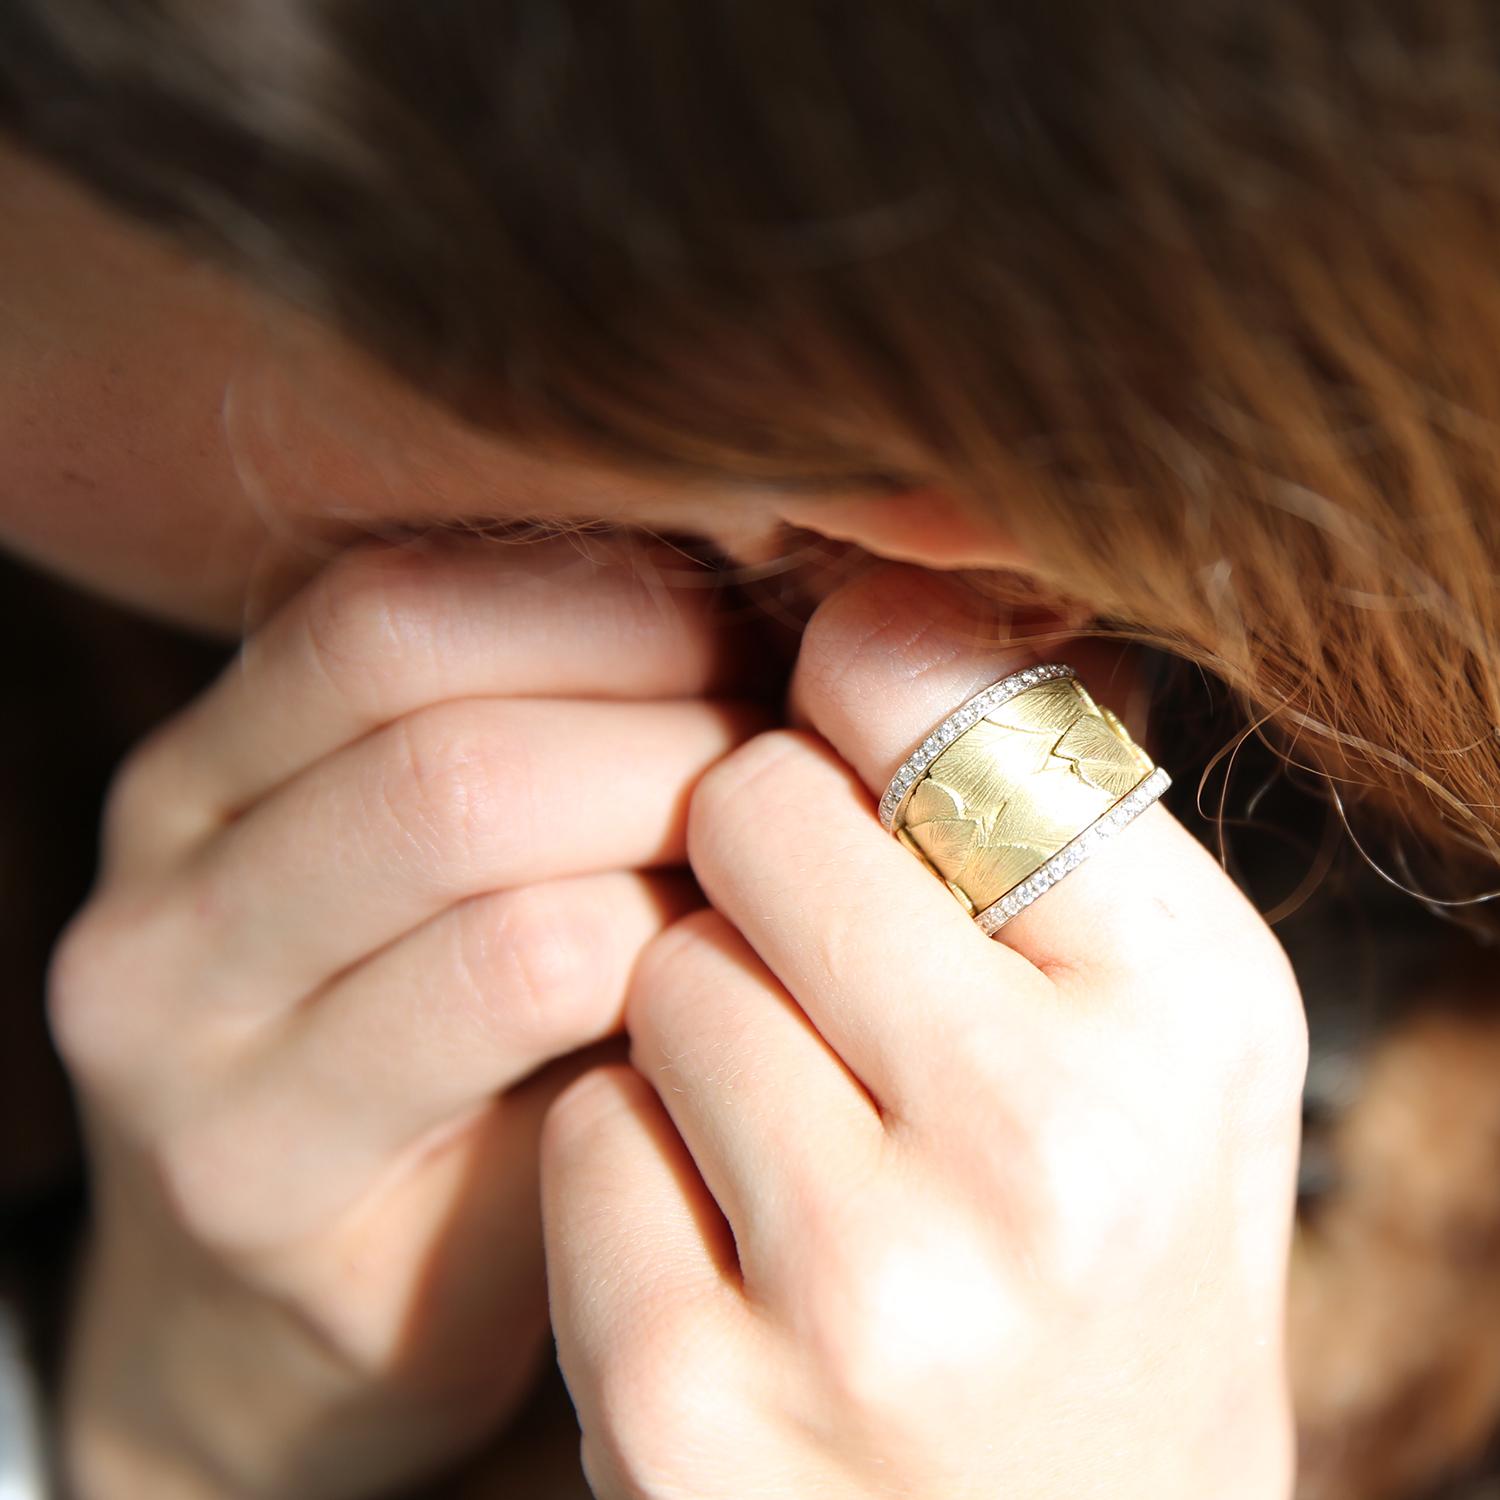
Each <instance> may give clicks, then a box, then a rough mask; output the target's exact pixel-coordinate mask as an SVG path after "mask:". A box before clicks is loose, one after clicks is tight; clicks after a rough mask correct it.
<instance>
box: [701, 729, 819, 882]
mask: <svg viewBox="0 0 1500 1500" xmlns="http://www.w3.org/2000/svg"><path fill="white" fill-rule="evenodd" d="M810 743H811V737H810V736H809V735H807V734H806V733H804V732H803V731H801V730H796V729H768V730H764V731H762V732H761V733H760V734H755V735H752V736H751V737H750V738H749V739H747V740H744V741H742V742H741V743H740V744H738V745H736V746H735V747H734V749H732V750H730V751H728V752H727V753H726V754H724V755H722V756H720V757H719V759H718V760H716V761H715V762H714V763H713V764H712V765H711V766H709V767H708V769H707V770H706V771H704V772H703V774H702V775H701V776H699V778H698V780H697V782H696V783H695V784H694V786H693V790H692V793H691V795H690V796H689V798H688V809H687V850H688V860H689V862H691V861H692V860H693V858H694V851H695V850H699V851H702V852H704V853H708V852H709V851H710V849H711V846H712V841H713V840H715V839H716V838H717V837H719V836H720V834H721V832H722V830H724V829H725V828H732V827H733V826H734V825H735V823H736V822H737V820H739V819H741V818H745V817H753V816H755V813H756V804H757V802H758V801H759V794H760V793H761V792H762V790H763V788H762V783H763V782H764V781H765V780H766V779H767V778H775V777H776V776H777V775H778V773H779V772H780V771H782V770H783V769H784V768H785V767H786V765H787V764H788V762H789V761H790V760H791V759H792V758H793V757H796V756H798V755H801V754H804V753H806V751H807V749H808V746H809V745H810Z"/></svg>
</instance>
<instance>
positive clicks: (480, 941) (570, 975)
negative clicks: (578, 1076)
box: [456, 885, 609, 1047]
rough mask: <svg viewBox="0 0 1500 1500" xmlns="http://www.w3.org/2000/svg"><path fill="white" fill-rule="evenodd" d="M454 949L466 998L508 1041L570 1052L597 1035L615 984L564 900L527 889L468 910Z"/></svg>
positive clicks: (587, 930) (590, 933) (593, 940)
mask: <svg viewBox="0 0 1500 1500" xmlns="http://www.w3.org/2000/svg"><path fill="white" fill-rule="evenodd" d="M456 947H457V954H456V958H457V967H458V971H459V984H460V988H461V992H462V993H463V994H464V995H466V996H468V997H470V999H471V1001H472V1003H473V1004H474V1006H475V1007H476V1009H477V1010H478V1012H479V1014H480V1015H481V1016H483V1017H485V1018H487V1019H488V1021H489V1023H490V1024H491V1025H498V1026H500V1028H501V1029H502V1030H503V1031H504V1032H505V1033H506V1036H507V1037H508V1038H519V1039H522V1040H526V1041H533V1042H551V1043H554V1044H555V1045H557V1046H569V1047H571V1046H572V1045H576V1044H577V1043H578V1042H580V1041H581V1040H591V1039H592V1038H593V1035H594V1033H595V1031H596V1030H598V1023H599V1021H600V1017H598V1016H597V1015H596V1012H597V1010H598V1007H599V1001H598V997H599V996H600V995H601V994H602V993H603V992H604V991H605V990H606V988H607V985H608V979H609V976H608V974H607V973H605V972H604V971H603V969H602V968H601V955H600V952H599V945H598V939H597V936H596V934H595V931H594V929H592V928H591V927H590V926H589V925H588V924H587V922H586V921H585V918H584V915H583V914H582V913H580V912H579V911H577V910H576V908H575V907H574V905H573V904H572V901H571V900H570V898H569V897H568V895H566V894H565V893H564V892H562V891H559V890H556V889H553V888H552V887H550V886H547V885H537V886H521V887H518V888H517V889H516V890H513V891H502V892H500V893H499V894H497V895H493V896H483V897H479V898H476V899H475V900H473V901H470V902H468V903H466V904H465V905H464V906H463V907H462V908H460V911H459V917H458V930H457V936H456Z"/></svg>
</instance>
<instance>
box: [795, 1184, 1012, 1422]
mask: <svg viewBox="0 0 1500 1500" xmlns="http://www.w3.org/2000/svg"><path fill="white" fill-rule="evenodd" d="M924 1209H925V1211H924V1212H921V1213H913V1212H912V1211H911V1205H910V1203H909V1202H908V1203H906V1204H904V1205H902V1204H896V1205H887V1206H886V1208H885V1210H884V1212H880V1213H877V1214H876V1215H875V1216H874V1217H873V1218H871V1217H869V1216H868V1215H867V1212H865V1211H860V1210H850V1211H848V1212H846V1213H844V1214H843V1215H841V1216H840V1218H839V1221H836V1222H832V1223H828V1222H824V1221H822V1220H819V1219H816V1218H815V1219H814V1221H813V1223H812V1224H811V1226H810V1228H809V1231H808V1253H807V1255H806V1264H807V1265H808V1266H809V1267H811V1268H813V1270H812V1272H811V1274H809V1275H808V1277H807V1278H806V1285H805V1287H804V1289H803V1291H802V1292H801V1294H800V1296H801V1300H800V1301H799V1306H798V1309H797V1314H796V1317H797V1322H798V1325H799V1327H800V1328H801V1329H802V1330H803V1332H804V1337H805V1341H806V1347H807V1348H808V1350H809V1353H810V1356H811V1359H812V1361H813V1363H814V1365H815V1367H816V1368H817V1370H818V1371H819V1375H820V1383H821V1384H822V1386H823V1388H824V1389H825V1390H826V1391H828V1392H829V1393H830V1394H831V1395H832V1396H833V1399H834V1402H835V1404H836V1406H837V1409H838V1410H840V1411H841V1412H844V1413H847V1414H848V1415H849V1416H851V1417H853V1418H854V1419H855V1420H856V1421H859V1422H861V1423H862V1424H863V1425H864V1427H865V1428H866V1430H868V1431H869V1432H870V1433H872V1434H878V1435H880V1436H881V1437H882V1438H883V1439H889V1438H891V1437H894V1436H897V1435H899V1434H901V1433H902V1432H904V1431H905V1430H906V1429H907V1428H908V1426H909V1424H910V1423H911V1422H912V1421H913V1420H914V1418H916V1417H917V1416H918V1414H920V1413H921V1412H922V1411H924V1410H926V1409H927V1405H928V1403H927V1402H926V1401H925V1400H924V1399H923V1396H922V1393H923V1392H924V1390H930V1388H931V1382H932V1380H933V1378H934V1376H935V1375H938V1374H939V1373H941V1375H942V1378H944V1379H951V1378H952V1377H953V1375H954V1373H955V1369H956V1368H958V1369H961V1368H962V1367H963V1365H964V1364H965V1363H967V1362H969V1361H972V1363H973V1365H974V1367H975V1368H976V1370H977V1369H979V1368H981V1367H984V1366H986V1365H989V1364H990V1363H991V1362H992V1361H993V1359H994V1358H995V1351H996V1350H998V1349H1003V1348H1005V1347H1007V1346H1008V1345H1009V1344H1011V1343H1013V1342H1014V1340H1015V1338H1016V1336H1017V1334H1018V1332H1019V1330H1020V1329H1021V1327H1022V1326H1023V1325H1022V1323H1021V1309H1020V1305H1019V1303H1018V1301H1017V1299H1016V1296H1015V1294H1014V1292H1013V1290H1012V1288H1011V1287H1010V1285H1009V1282H1008V1273H1007V1271H1006V1270H1005V1268H1004V1267H1003V1266H1002V1265H1001V1263H1000V1262H999V1260H998V1258H997V1257H996V1255H995V1254H994V1253H993V1251H992V1248H991V1247H990V1246H989V1245H988V1244H987V1243H986V1238H985V1236H984V1235H983V1234H982V1233H980V1232H978V1231H977V1229H976V1227H975V1225H973V1224H972V1223H970V1222H968V1221H967V1219H966V1217H965V1216H963V1215H956V1214H955V1213H953V1211H952V1210H951V1209H945V1208H944V1207H942V1206H939V1205H937V1204H929V1205H924ZM825 1217H826V1216H825ZM872 1231H873V1232H872Z"/></svg>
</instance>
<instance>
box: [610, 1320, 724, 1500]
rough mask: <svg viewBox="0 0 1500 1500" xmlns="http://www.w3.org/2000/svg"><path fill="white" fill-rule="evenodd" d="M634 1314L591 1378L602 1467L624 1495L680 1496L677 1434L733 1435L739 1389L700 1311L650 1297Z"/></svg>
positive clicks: (714, 1330) (715, 1331) (681, 1456)
mask: <svg viewBox="0 0 1500 1500" xmlns="http://www.w3.org/2000/svg"><path fill="white" fill-rule="evenodd" d="M640 1314H641V1315H640V1316H639V1317H638V1318H636V1319H634V1320H632V1324H631V1329H630V1337H629V1338H628V1339H623V1340H620V1341H618V1344H617V1347H616V1349H615V1351H614V1352H613V1353H612V1355H611V1356H610V1358H608V1359H607V1360H606V1361H605V1363H604V1364H603V1366H602V1368H601V1369H600V1371H599V1395H600V1398H601V1403H602V1406H603V1409H604V1410H606V1411H609V1412H610V1413H611V1414H612V1420H611V1423H610V1431H609V1433H608V1435H607V1438H606V1441H607V1442H608V1444H609V1451H608V1458H607V1461H608V1463H609V1465H610V1467H611V1469H612V1470H613V1471H614V1473H616V1474H618V1475H619V1476H620V1477H621V1478H622V1479H624V1480H625V1482H626V1484H627V1485H628V1487H629V1492H630V1493H631V1494H639V1495H667V1494H673V1495H675V1494H680V1493H682V1480H683V1474H682V1466H683V1463H684V1460H685V1458H686V1457H687V1455H686V1454H685V1452H684V1449H683V1434H684V1433H695V1432H717V1433H730V1432H733V1431H735V1429H736V1425H737V1421H736V1413H737V1412H739V1411H742V1410H743V1395H742V1389H741V1382H740V1380H739V1379H738V1378H737V1373H738V1372H737V1367H736V1363H735V1360H734V1356H733V1353H732V1351H731V1349H730V1348H729V1342H730V1341H728V1340H725V1339H722V1338H720V1337H719V1336H718V1335H719V1333H720V1329H719V1328H718V1326H717V1320H715V1319H712V1318H710V1317H707V1316H705V1309H703V1308H702V1307H701V1306H699V1305H698V1304H696V1303H694V1302H692V1301H689V1302H687V1303H686V1304H685V1305H678V1306H674V1305H673V1304H671V1303H669V1302H668V1301H667V1299H666V1298H665V1297H663V1296H661V1295H656V1296H653V1297H651V1298H649V1299H647V1300H645V1301H644V1302H643V1303H642V1304H641V1307H640Z"/></svg>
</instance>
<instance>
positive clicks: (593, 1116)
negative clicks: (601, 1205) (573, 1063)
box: [541, 1063, 646, 1173]
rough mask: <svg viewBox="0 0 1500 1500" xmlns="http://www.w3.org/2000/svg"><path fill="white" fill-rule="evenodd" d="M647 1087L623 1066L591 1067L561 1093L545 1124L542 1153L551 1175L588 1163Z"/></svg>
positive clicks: (553, 1102) (549, 1109) (632, 1071)
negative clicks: (598, 1143) (597, 1144)
mask: <svg viewBox="0 0 1500 1500" xmlns="http://www.w3.org/2000/svg"><path fill="white" fill-rule="evenodd" d="M644 1087H646V1085H645V1083H644V1080H642V1079H641V1078H639V1077H638V1075H637V1074H636V1072H635V1070H634V1069H633V1068H631V1067H629V1066H628V1065H626V1064H623V1063H612V1064H605V1065H603V1066H600V1067H595V1068H589V1069H587V1070H586V1071H585V1072H583V1073H580V1074H579V1075H578V1077H577V1078H575V1079H573V1080H572V1081H571V1082H569V1083H568V1084H566V1085H565V1086H564V1087H563V1088H561V1089H559V1090H558V1093H557V1095H556V1097H555V1098H554V1099H553V1100H552V1102H551V1104H549V1105H548V1106H547V1113H546V1116H545V1117H544V1119H543V1122H542V1137H541V1153H542V1161H543V1165H544V1169H545V1170H547V1171H548V1172H549V1173H552V1172H556V1171H558V1170H566V1168H567V1166H568V1164H569V1163H570V1162H573V1161H584V1162H586V1161H588V1160H589V1159H590V1158H591V1157H592V1156H593V1155H594V1152H593V1149H592V1148H593V1145H594V1143H595V1142H596V1141H598V1140H599V1139H600V1138H601V1137H602V1136H603V1135H605V1134H607V1132H608V1131H609V1130H610V1129H611V1128H612V1126H613V1125H614V1123H615V1122H616V1121H617V1120H618V1119H619V1117H620V1113H621V1111H622V1110H625V1109H628V1108H629V1107H630V1101H631V1100H632V1099H634V1098H637V1097H638V1096H639V1091H640V1090H641V1089H642V1088H644Z"/></svg>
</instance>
